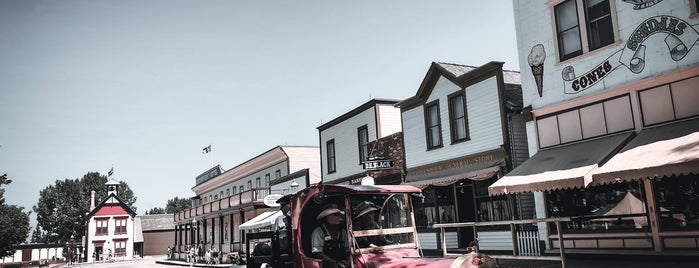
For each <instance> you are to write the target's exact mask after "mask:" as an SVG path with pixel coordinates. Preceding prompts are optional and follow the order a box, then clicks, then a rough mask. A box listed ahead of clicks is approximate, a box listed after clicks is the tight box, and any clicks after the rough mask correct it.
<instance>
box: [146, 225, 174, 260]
mask: <svg viewBox="0 0 699 268" xmlns="http://www.w3.org/2000/svg"><path fill="white" fill-rule="evenodd" d="M174 244H175V231H174V230H166V231H153V232H143V255H144V256H152V255H163V254H165V253H167V247H168V246H170V247H172V245H174ZM163 247H165V249H163Z"/></svg>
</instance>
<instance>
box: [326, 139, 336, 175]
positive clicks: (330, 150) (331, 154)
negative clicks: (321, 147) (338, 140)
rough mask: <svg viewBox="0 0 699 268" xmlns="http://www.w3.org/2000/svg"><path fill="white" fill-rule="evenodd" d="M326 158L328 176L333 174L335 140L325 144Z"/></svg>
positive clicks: (334, 167)
mask: <svg viewBox="0 0 699 268" xmlns="http://www.w3.org/2000/svg"><path fill="white" fill-rule="evenodd" d="M326 150H328V151H327V157H328V174H330V173H335V171H336V170H335V169H336V166H335V140H334V139H332V140H329V141H328V142H327V144H326Z"/></svg>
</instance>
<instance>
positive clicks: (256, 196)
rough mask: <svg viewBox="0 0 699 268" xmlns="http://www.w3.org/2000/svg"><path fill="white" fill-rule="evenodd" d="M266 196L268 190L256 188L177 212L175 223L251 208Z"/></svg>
mask: <svg viewBox="0 0 699 268" xmlns="http://www.w3.org/2000/svg"><path fill="white" fill-rule="evenodd" d="M268 194H269V189H268V188H256V189H251V190H248V191H245V192H242V193H237V194H233V195H231V196H229V197H225V198H222V199H219V200H215V201H213V202H209V203H205V204H202V205H201V206H197V207H194V208H190V209H187V210H183V211H180V212H177V213H175V215H174V217H175V222H178V221H189V220H191V219H192V218H194V217H198V216H202V215H205V214H208V213H212V212H216V211H219V210H222V209H228V208H234V209H235V208H239V207H244V206H251V205H253V204H256V203H262V202H263V199H264V198H265V197H266V196H267V195H268Z"/></svg>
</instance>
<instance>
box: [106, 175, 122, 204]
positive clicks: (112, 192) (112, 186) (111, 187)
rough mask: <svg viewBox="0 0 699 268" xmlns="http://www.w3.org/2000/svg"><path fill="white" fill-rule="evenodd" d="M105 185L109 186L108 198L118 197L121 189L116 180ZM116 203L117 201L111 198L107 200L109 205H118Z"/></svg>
mask: <svg viewBox="0 0 699 268" xmlns="http://www.w3.org/2000/svg"><path fill="white" fill-rule="evenodd" d="M104 185H106V186H107V196H108V197H109V196H111V195H114V196H116V195H117V189H118V188H119V182H117V181H115V180H109V181H107V182H106V183H105V184H104ZM116 202H117V201H116V200H115V199H114V198H111V197H110V198H109V200H107V203H116Z"/></svg>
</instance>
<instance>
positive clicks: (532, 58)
mask: <svg viewBox="0 0 699 268" xmlns="http://www.w3.org/2000/svg"><path fill="white" fill-rule="evenodd" d="M545 59H546V52H545V51H544V45H542V44H537V45H535V46H533V47H532V51H531V52H529V58H528V61H529V67H531V68H532V74H533V75H534V80H535V81H536V89H537V90H538V91H539V97H543V96H544V94H543V88H544V60H545Z"/></svg>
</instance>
